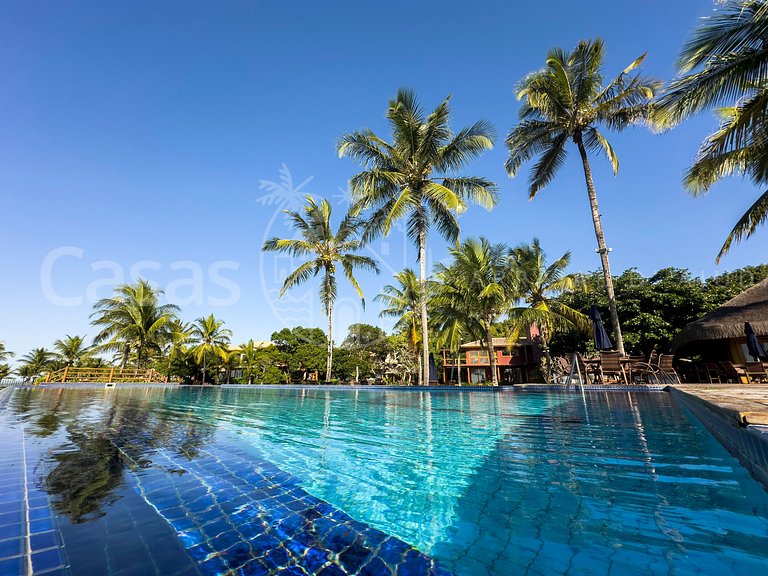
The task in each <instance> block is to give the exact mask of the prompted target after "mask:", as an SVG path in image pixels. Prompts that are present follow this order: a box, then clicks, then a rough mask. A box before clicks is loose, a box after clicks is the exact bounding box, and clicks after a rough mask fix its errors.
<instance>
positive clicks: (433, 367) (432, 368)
mask: <svg viewBox="0 0 768 576" xmlns="http://www.w3.org/2000/svg"><path fill="white" fill-rule="evenodd" d="M429 381H430V382H437V364H435V355H434V354H433V353H432V352H430V353H429Z"/></svg>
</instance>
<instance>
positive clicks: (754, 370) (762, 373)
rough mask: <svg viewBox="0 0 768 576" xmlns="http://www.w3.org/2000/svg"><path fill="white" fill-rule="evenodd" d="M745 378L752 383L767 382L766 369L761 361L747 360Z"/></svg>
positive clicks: (767, 373)
mask: <svg viewBox="0 0 768 576" xmlns="http://www.w3.org/2000/svg"><path fill="white" fill-rule="evenodd" d="M746 369H747V370H746V371H747V379H748V380H749V382H751V383H753V384H759V383H764V382H768V371H767V370H766V368H765V364H764V363H763V362H747V364H746Z"/></svg>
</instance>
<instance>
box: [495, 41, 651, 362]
mask: <svg viewBox="0 0 768 576" xmlns="http://www.w3.org/2000/svg"><path fill="white" fill-rule="evenodd" d="M603 58H604V55H603V42H602V40H594V41H592V40H590V41H581V42H579V44H578V45H577V46H576V48H575V49H574V50H573V52H571V53H570V54H567V53H565V52H564V51H562V50H561V49H559V48H553V49H552V50H550V51H549V54H548V55H547V65H546V68H544V69H542V70H539V71H537V72H533V73H532V74H529V75H528V76H526V77H525V78H524V79H523V81H522V82H521V83H520V85H519V87H518V93H517V97H518V99H520V100H523V104H522V106H521V108H520V112H519V116H520V123H519V124H518V125H517V126H515V127H514V128H513V129H512V130H511V131H510V133H509V135H508V136H507V148H508V149H509V158H508V159H507V162H506V169H507V172H508V173H509V175H510V176H515V175H516V174H517V172H518V170H519V169H520V166H521V165H522V164H523V162H526V161H528V160H530V159H531V158H533V157H534V156H537V157H538V159H537V161H536V163H535V164H534V166H533V170H532V172H531V180H530V186H529V189H528V190H529V196H530V198H531V199H533V198H534V197H535V196H536V194H537V193H538V192H539V191H540V190H541V189H542V188H544V187H545V186H546V185H547V184H549V183H550V182H551V181H552V179H553V178H554V177H555V175H556V174H557V171H558V169H559V168H560V167H561V166H562V165H563V163H564V162H565V157H566V145H567V144H568V143H569V142H573V143H574V144H575V145H576V148H577V149H578V150H579V155H580V156H581V163H582V166H583V168H584V179H585V181H586V186H587V195H588V196H589V205H590V208H591V210H592V222H593V224H594V228H595V237H596V238H597V252H598V253H599V254H600V259H601V261H602V266H603V275H604V277H605V285H606V292H607V295H608V303H609V308H610V311H611V324H612V325H613V331H614V335H615V337H616V346H617V347H618V349H619V350H620V351H621V353H622V354H623V353H624V340H623V339H622V337H621V327H620V326H619V315H618V312H617V309H616V296H615V294H614V290H613V278H612V277H611V267H610V263H609V261H608V252H609V249H608V248H607V247H606V243H605V234H604V232H603V225H602V221H601V219H600V210H599V208H598V205H597V193H596V192H595V184H594V181H593V180H592V169H591V167H590V164H589V152H590V151H592V152H595V151H598V152H603V153H605V155H606V156H607V158H608V160H609V162H610V163H611V165H612V167H613V172H614V174H615V173H617V172H618V170H619V160H618V157H617V156H616V153H615V152H614V150H613V148H612V147H611V145H610V143H609V142H608V140H607V139H606V138H605V136H604V135H603V134H602V133H601V132H600V131H599V130H598V127H603V126H604V127H606V128H610V129H613V130H617V131H618V130H623V129H625V128H627V127H628V126H632V125H635V124H641V123H644V122H646V121H647V118H648V114H649V111H650V109H651V106H650V100H651V98H653V95H654V94H655V92H656V91H657V90H658V89H659V88H660V86H661V83H660V82H658V81H655V80H651V79H648V78H644V77H641V76H632V77H630V75H629V73H630V72H631V71H632V70H634V69H636V68H637V67H638V66H639V65H640V64H641V63H642V61H643V59H644V58H645V55H643V56H640V57H639V58H638V59H637V60H635V61H634V62H632V63H631V64H630V65H629V66H627V67H626V68H625V69H624V70H623V71H622V73H621V74H619V75H618V76H617V77H616V78H614V79H613V80H611V81H610V82H609V83H608V84H607V85H605V86H603V76H602V73H601V67H602V64H603Z"/></svg>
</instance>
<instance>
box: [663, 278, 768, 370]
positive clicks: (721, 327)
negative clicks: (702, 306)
mask: <svg viewBox="0 0 768 576" xmlns="http://www.w3.org/2000/svg"><path fill="white" fill-rule="evenodd" d="M745 322H749V323H750V325H751V326H752V329H753V330H754V331H755V333H756V334H757V337H758V338H759V340H760V342H762V343H763V345H764V346H768V278H767V279H765V280H763V281H762V282H758V283H757V284H755V285H754V286H752V287H751V288H748V289H747V290H745V291H744V292H742V293H741V294H739V295H738V296H736V297H735V298H731V299H730V300H728V302H726V303H725V304H723V305H722V306H720V307H719V308H715V309H714V310H712V312H709V313H708V314H705V315H704V316H702V317H701V318H699V319H698V320H696V321H695V322H691V323H690V324H688V325H687V326H686V327H685V328H683V330H682V332H680V334H679V335H678V336H677V338H675V340H674V342H673V343H672V350H673V351H674V353H675V356H677V357H678V358H693V357H697V358H699V359H701V360H703V361H705V362H723V361H728V362H733V363H736V364H743V363H746V362H751V361H752V360H753V359H752V358H751V357H750V356H749V353H748V351H747V336H746V334H745V333H744V323H745Z"/></svg>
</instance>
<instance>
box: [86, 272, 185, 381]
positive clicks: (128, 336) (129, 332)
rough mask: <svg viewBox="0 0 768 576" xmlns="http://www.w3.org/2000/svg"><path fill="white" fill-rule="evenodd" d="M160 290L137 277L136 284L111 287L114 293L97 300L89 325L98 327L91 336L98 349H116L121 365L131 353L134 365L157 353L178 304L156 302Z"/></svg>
mask: <svg viewBox="0 0 768 576" xmlns="http://www.w3.org/2000/svg"><path fill="white" fill-rule="evenodd" d="M162 293H163V291H162V290H160V289H159V288H154V287H153V286H152V285H151V284H150V283H149V282H147V281H146V280H143V279H141V278H139V279H138V280H137V281H136V284H123V285H121V286H118V287H117V288H115V291H114V296H112V297H111V298H104V299H102V300H99V301H98V302H96V304H95V305H94V312H93V314H91V318H93V320H92V321H91V324H93V325H94V326H98V327H100V328H101V331H100V332H99V333H98V334H96V336H95V337H94V339H93V342H94V344H96V345H97V347H98V348H97V349H98V350H104V351H118V352H119V353H120V354H121V356H122V358H123V360H122V367H123V368H125V366H126V364H127V363H128V358H129V357H130V355H131V352H134V353H135V355H136V367H137V368H141V363H142V361H143V360H144V359H145V358H146V357H147V355H148V354H149V353H152V352H160V350H161V348H162V344H163V342H164V341H165V338H166V335H167V330H168V324H169V323H170V322H171V320H173V319H174V318H175V317H176V312H178V310H179V308H178V306H176V305H174V304H160V303H159V297H160V295H162Z"/></svg>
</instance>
